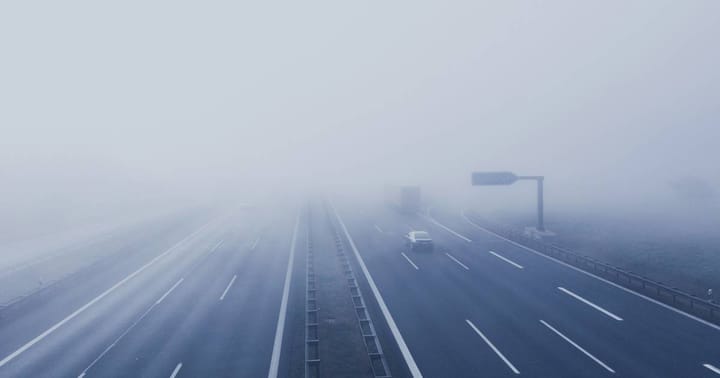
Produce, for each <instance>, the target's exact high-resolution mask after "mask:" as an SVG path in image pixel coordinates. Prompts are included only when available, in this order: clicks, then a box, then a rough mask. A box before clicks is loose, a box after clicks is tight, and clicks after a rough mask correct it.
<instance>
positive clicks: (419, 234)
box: [415, 231, 430, 239]
mask: <svg viewBox="0 0 720 378" xmlns="http://www.w3.org/2000/svg"><path fill="white" fill-rule="evenodd" d="M415 239H430V235H428V233H427V232H424V231H416V232H415Z"/></svg>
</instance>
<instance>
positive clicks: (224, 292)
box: [219, 274, 237, 301]
mask: <svg viewBox="0 0 720 378" xmlns="http://www.w3.org/2000/svg"><path fill="white" fill-rule="evenodd" d="M236 278H237V274H235V275H233V278H232V279H231V280H230V283H229V284H228V285H227V287H226V288H225V291H223V293H222V295H221V296H220V299H219V300H220V301H221V300H223V299H225V295H226V294H227V293H228V290H230V286H232V284H233V282H235V279H236Z"/></svg>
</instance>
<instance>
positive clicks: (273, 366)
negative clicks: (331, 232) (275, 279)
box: [268, 214, 300, 378]
mask: <svg viewBox="0 0 720 378" xmlns="http://www.w3.org/2000/svg"><path fill="white" fill-rule="evenodd" d="M299 225H300V214H298V215H297V218H295V229H294V230H293V235H292V241H291V242H290V258H289V259H288V266H287V271H286V272H285V285H284V286H283V294H282V300H281V301H280V313H279V314H278V322H277V328H276V329H275V341H274V343H273V351H272V356H271V357H270V369H269V370H268V378H276V377H277V376H278V369H279V368H280V351H281V349H282V341H283V333H285V318H286V317H287V304H288V296H289V295H290V280H291V279H292V268H293V261H294V260H295V242H296V240H297V232H298V227H299Z"/></svg>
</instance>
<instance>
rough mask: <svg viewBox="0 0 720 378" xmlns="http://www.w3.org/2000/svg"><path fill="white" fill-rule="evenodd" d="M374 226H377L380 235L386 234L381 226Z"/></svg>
mask: <svg viewBox="0 0 720 378" xmlns="http://www.w3.org/2000/svg"><path fill="white" fill-rule="evenodd" d="M374 226H375V229H376V230H378V232H379V233H381V234H384V233H385V232H383V230H382V228H380V226H378V225H374Z"/></svg>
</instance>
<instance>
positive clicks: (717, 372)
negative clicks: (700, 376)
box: [703, 364, 720, 374]
mask: <svg viewBox="0 0 720 378" xmlns="http://www.w3.org/2000/svg"><path fill="white" fill-rule="evenodd" d="M703 366H704V367H705V368H707V369H709V370H710V371H712V372H713V373H715V374H720V369H718V368H716V367H715V366H712V365H710V364H703Z"/></svg>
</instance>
